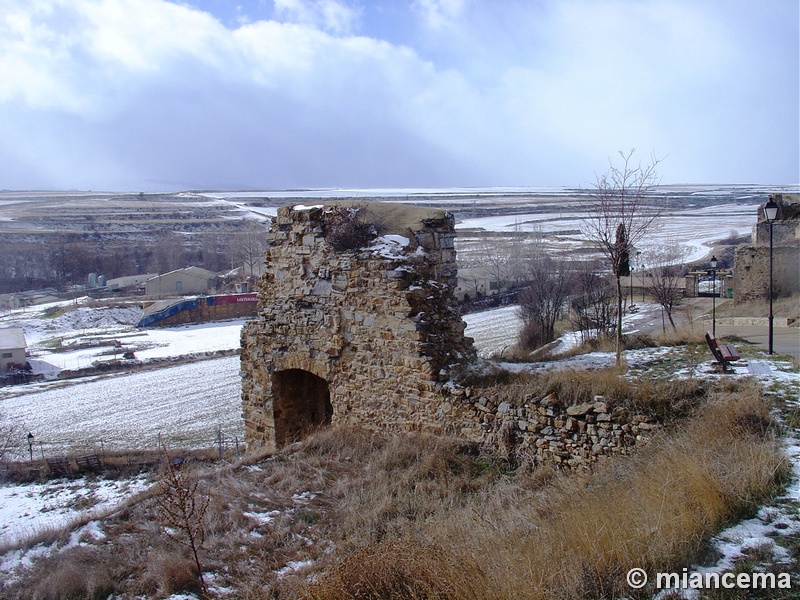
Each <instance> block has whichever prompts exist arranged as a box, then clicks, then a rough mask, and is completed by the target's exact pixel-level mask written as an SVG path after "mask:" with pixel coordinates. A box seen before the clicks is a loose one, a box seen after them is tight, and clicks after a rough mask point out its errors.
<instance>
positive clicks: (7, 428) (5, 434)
mask: <svg viewBox="0 0 800 600" xmlns="http://www.w3.org/2000/svg"><path fill="white" fill-rule="evenodd" d="M18 437H19V428H18V427H16V426H15V425H14V424H13V423H11V422H10V421H7V420H6V419H5V415H4V414H3V413H0V462H2V461H5V460H8V459H10V458H12V457H13V456H15V455H16V454H17V450H18V446H19V443H18V440H17V438H18Z"/></svg>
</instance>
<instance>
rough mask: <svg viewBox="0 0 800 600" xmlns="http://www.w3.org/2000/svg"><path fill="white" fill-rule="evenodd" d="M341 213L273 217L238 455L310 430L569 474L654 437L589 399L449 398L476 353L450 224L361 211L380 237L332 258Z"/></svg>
mask: <svg viewBox="0 0 800 600" xmlns="http://www.w3.org/2000/svg"><path fill="white" fill-rule="evenodd" d="M354 210H359V207H358V206H353V205H347V204H332V205H325V206H318V207H311V208H305V207H295V208H281V209H279V211H278V215H277V218H276V219H275V220H274V221H273V224H272V227H271V229H270V231H269V234H268V238H269V243H270V245H269V248H268V250H267V252H266V269H265V273H264V275H263V277H262V279H261V281H260V290H259V308H258V316H257V318H256V319H255V320H253V321H250V322H249V323H248V324H247V325H246V326H245V327H244V329H243V331H242V353H241V362H242V406H243V416H244V420H245V435H246V439H247V442H248V444H250V445H254V446H263V447H267V448H277V447H280V446H282V445H284V444H286V443H288V442H290V441H292V440H293V439H297V438H298V437H300V436H302V435H303V434H304V433H305V430H306V429H308V428H310V427H314V426H317V425H323V424H326V423H331V422H341V423H357V424H359V425H360V426H361V427H365V428H368V429H369V428H371V429H376V430H378V429H384V430H386V429H388V430H394V431H408V430H421V431H427V432H431V433H434V434H447V435H453V436H456V437H460V438H462V439H466V440H470V441H473V442H475V443H478V444H481V445H485V446H488V447H491V448H494V449H499V450H501V451H502V452H506V453H508V454H509V455H511V454H513V455H515V456H517V457H520V456H525V457H527V458H529V459H530V460H532V461H533V462H535V463H554V464H559V465H563V466H565V467H570V468H574V467H580V466H587V465H590V464H591V463H593V462H595V461H597V460H599V459H600V458H602V457H605V456H612V455H616V454H624V453H627V452H628V451H629V450H630V449H631V448H632V447H635V446H637V445H639V444H641V443H644V442H646V441H647V439H648V435H649V433H650V432H651V431H652V430H653V429H656V428H657V427H658V424H656V423H653V422H652V421H651V420H649V419H648V418H646V417H644V416H641V415H629V414H627V413H625V412H624V411H620V410H616V409H614V408H613V403H607V402H605V401H604V400H603V399H600V398H598V399H597V400H596V402H594V403H591V404H587V405H585V406H584V405H579V406H572V407H570V406H564V405H562V404H561V403H560V402H559V401H558V399H557V398H555V397H554V396H552V395H551V396H548V397H547V398H541V399H536V398H527V399H525V402H524V403H523V404H522V405H514V404H513V403H511V402H509V401H507V400H505V399H504V398H503V392H502V390H501V389H498V390H472V389H470V388H468V387H463V386H461V385H459V384H458V383H457V382H456V381H455V380H454V379H457V377H456V378H454V376H455V375H457V374H458V372H459V371H460V370H461V369H463V368H464V367H465V365H466V364H468V363H469V362H471V361H472V360H474V358H475V352H474V349H473V347H472V340H471V339H469V338H466V337H465V336H464V329H465V325H464V323H463V321H462V319H461V318H460V316H459V314H458V312H457V309H456V305H455V301H454V290H455V288H456V262H455V259H456V257H455V250H454V240H455V231H454V220H453V217H452V216H451V215H450V214H448V213H447V212H444V211H439V210H431V209H419V208H415V207H414V208H409V207H405V208H403V207H402V205H396V204H395V205H392V204H388V205H384V204H369V205H366V206H365V207H363V208H361V209H360V210H361V211H362V214H363V215H365V218H367V219H369V220H371V221H374V222H376V223H384V224H385V225H386V227H387V234H388V235H385V236H382V237H378V238H377V239H376V240H374V241H373V242H371V243H369V244H368V245H367V246H366V247H361V248H353V249H348V250H343V251H335V250H334V249H333V247H332V245H331V244H330V243H329V242H328V236H329V234H330V232H331V228H332V226H333V225H334V224H335V223H336V222H337V221H339V220H340V218H341V217H342V215H343V214H346V213H347V212H348V211H354ZM609 406H611V407H612V408H609Z"/></svg>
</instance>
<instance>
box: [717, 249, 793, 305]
mask: <svg viewBox="0 0 800 600" xmlns="http://www.w3.org/2000/svg"><path fill="white" fill-rule="evenodd" d="M733 264H734V267H733V297H734V301H735V302H736V303H740V302H754V301H765V300H766V299H767V298H768V297H769V246H739V247H737V248H736V254H735V255H734V263H733ZM798 265H800V246H777V247H773V251H772V271H773V273H772V282H773V290H772V293H773V297H774V298H780V297H782V296H790V295H792V294H796V293H798V292H800V268H798Z"/></svg>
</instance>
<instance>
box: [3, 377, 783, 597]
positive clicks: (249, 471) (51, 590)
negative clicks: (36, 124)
mask: <svg viewBox="0 0 800 600" xmlns="http://www.w3.org/2000/svg"><path fill="white" fill-rule="evenodd" d="M548 377H550V378H551V380H549V381H546V382H542V381H529V382H528V385H529V386H534V387H535V386H545V387H547V386H549V387H547V389H550V388H551V387H553V386H556V387H558V386H557V384H558V379H557V378H558V376H557V375H549V376H548ZM553 378H556V379H553ZM594 378H595V379H599V380H601V381H603V382H604V383H603V384H602V385H605V386H610V387H613V388H614V389H616V390H618V391H624V392H625V393H628V392H629V384H628V383H623V382H620V381H618V380H617V378H618V376H617V375H616V374H614V373H595V375H594ZM615 381H616V383H615ZM517 383H519V382H517ZM589 383H590V382H589V381H588V380H585V381H583V382H582V383H581V382H578V383H577V384H576V383H575V376H574V374H565V375H564V377H563V380H562V381H561V383H560V388H559V390H560V391H561V393H565V394H574V395H576V397H579V396H580V394H582V393H594V392H595V391H597V390H596V389H595V387H594V385H592V386H589V387H587V386H588V385H589ZM526 389H527V390H529V389H533V388H532V387H529V388H526ZM645 389H646V391H647V394H643V395H645V396H647V397H649V398H650V403H652V406H653V407H655V408H657V409H658V410H659V411H662V410H664V406H665V404H668V403H667V402H666V400H667V399H668V398H669V396H670V395H673V397H674V394H675V390H676V388H674V387H669V386H663V385H662V386H659V385H656V384H652V383H651V384H647V385H646V386H644V387H643V388H642V391H645ZM704 389H705V388H704ZM581 390H584V391H581ZM706 391H707V393H706V395H705V396H704V397H702V398H701V399H698V398H695V395H696V390H695V389H694V388H688V391H685V394H686V396H687V398H691V402H689V404H688V405H687V402H688V400H687V398H684V400H683V401H682V402H680V403H679V404H680V409H679V411H678V412H680V413H683V414H685V413H686V412H687V411H689V412H691V414H692V418H690V419H685V420H680V421H677V422H674V423H673V426H672V427H670V428H668V430H669V433H668V434H666V435H664V436H662V437H659V438H657V439H656V440H655V441H654V442H653V443H652V444H651V445H650V446H649V447H648V448H646V449H645V450H643V451H642V452H640V453H639V454H638V455H636V456H633V457H631V458H627V459H618V460H615V461H613V463H610V464H608V465H605V466H604V467H601V468H598V469H596V470H595V472H593V473H591V474H580V475H565V474H561V473H556V472H553V471H549V470H546V469H539V470H536V471H532V472H531V471H530V470H528V469H526V468H525V465H522V466H521V467H520V468H517V469H516V470H511V469H510V467H509V465H508V464H507V463H505V462H503V461H502V460H500V459H498V458H497V457H494V456H492V455H490V454H483V453H480V452H477V451H476V449H475V448H472V447H469V446H465V445H463V444H461V443H459V442H457V441H454V440H447V439H442V438H435V437H429V436H422V435H405V436H397V435H373V434H368V433H365V432H363V431H360V430H357V429H349V428H329V429H326V430H322V431H319V432H317V433H316V434H314V435H312V436H310V437H309V438H308V439H306V440H305V441H304V442H302V443H300V444H297V445H295V446H293V447H291V448H289V449H287V450H285V451H283V452H281V453H279V454H277V455H275V456H272V457H262V458H260V459H259V458H255V457H253V458H251V459H250V460H249V461H248V462H249V463H250V464H249V465H248V466H246V465H244V464H242V465H238V466H235V467H226V468H223V469H219V468H217V467H213V466H204V465H203V464H202V463H197V473H198V475H199V476H200V478H201V484H200V490H201V492H202V494H203V495H205V496H207V497H209V498H210V505H209V508H208V511H207V514H206V518H205V521H204V529H205V533H206V540H205V544H204V547H203V549H202V550H201V553H200V559H201V562H202V563H203V567H204V571H205V572H206V579H207V580H210V581H211V583H212V590H215V589H216V590H217V591H218V592H219V591H220V590H229V593H232V594H233V597H237V598H262V597H277V598H296V597H301V596H306V597H311V598H319V599H323V598H326V599H327V598H337V599H338V598H352V597H359V598H590V597H598V598H599V597H613V596H617V595H620V594H629V595H630V589H629V588H627V587H626V586H625V583H624V575H625V573H626V572H627V570H628V569H629V568H631V567H633V566H639V567H644V568H646V569H655V568H659V569H661V570H666V569H667V568H669V567H673V568H674V567H677V566H680V565H685V564H687V562H688V561H690V560H692V558H693V557H695V556H697V554H698V553H699V552H700V551H701V550H702V548H703V543H704V541H705V540H706V539H707V538H708V536H710V535H711V534H712V533H714V532H715V531H717V530H718V529H719V528H720V527H722V526H723V525H724V524H726V523H729V522H731V521H732V520H735V519H737V518H739V517H740V516H742V515H745V514H748V513H749V512H751V511H752V510H753V509H754V507H755V506H756V505H757V503H758V502H759V501H760V500H762V499H763V498H765V497H768V496H769V495H770V494H773V493H774V492H775V490H776V489H777V486H779V484H780V482H781V477H782V476H783V475H784V470H783V468H782V462H781V459H782V456H781V452H780V449H779V446H778V443H777V441H776V439H775V429H774V425H773V424H772V423H771V421H770V416H769V410H770V405H769V402H768V401H767V400H765V399H764V397H763V395H762V392H761V390H760V387H758V386H757V385H755V384H752V383H747V382H736V381H729V382H726V383H724V384H722V385H719V386H717V387H715V388H714V389H709V390H706ZM606 395H607V396H612V395H613V394H606ZM665 395H666V398H665ZM204 469H205V471H204ZM101 527H102V530H103V532H104V533H105V537H104V538H100V539H98V538H96V537H93V536H90V535H88V534H86V535H84V536H83V541H84V543H83V544H80V545H77V546H74V547H70V548H66V549H62V550H61V551H60V552H58V553H54V554H52V555H51V557H50V558H45V559H43V560H41V561H39V562H38V563H36V564H35V565H34V566H33V567H32V568H31V569H30V570H29V571H28V572H27V573H26V574H25V575H24V576H23V577H21V578H20V579H18V580H17V581H15V582H11V583H10V584H7V586H6V588H5V589H2V588H0V592H2V595H3V596H4V597H9V598H31V597H33V598H67V597H98V598H99V597H106V596H107V595H108V594H109V593H112V592H113V593H116V594H118V595H119V596H121V597H134V596H136V595H145V596H147V597H159V596H161V597H164V596H166V595H168V594H170V593H173V592H177V591H182V590H194V591H198V590H199V587H198V583H197V578H196V577H195V575H194V572H193V564H192V561H191V560H189V559H188V554H187V550H186V548H185V547H183V546H181V545H180V544H179V543H176V542H175V541H174V540H172V539H170V537H168V536H166V535H165V534H164V533H163V530H162V528H161V526H160V525H159V520H158V514H157V508H156V504H155V502H154V500H153V498H145V499H144V500H142V501H140V502H138V503H135V504H132V505H131V506H130V507H129V508H128V509H126V510H125V511H123V512H122V513H121V514H119V515H117V516H115V517H113V518H110V519H106V520H104V521H103V522H102V524H101ZM68 537H69V536H68V534H67V533H65V534H64V535H63V536H62V541H63V542H66V541H67V539H68ZM795 560H796V557H795ZM304 561H308V562H304ZM287 567H288V568H287ZM281 569H284V571H281ZM312 574H313V575H314V577H313V581H314V582H315V583H309V581H311V579H309V577H310V575H312ZM358 594H360V595H358ZM641 597H648V596H646V595H643V596H641Z"/></svg>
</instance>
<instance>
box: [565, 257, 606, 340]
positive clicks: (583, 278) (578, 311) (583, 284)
mask: <svg viewBox="0 0 800 600" xmlns="http://www.w3.org/2000/svg"><path fill="white" fill-rule="evenodd" d="M573 280H574V284H573V296H572V301H571V303H570V320H571V321H572V326H573V329H575V330H576V331H579V332H580V334H581V341H582V342H586V341H588V340H589V339H590V337H591V336H593V337H604V336H607V335H610V334H611V332H613V331H614V326H615V324H616V320H617V315H616V312H615V304H616V303H615V301H614V300H615V299H614V293H613V289H612V286H611V284H610V283H609V281H608V278H607V277H605V276H603V274H602V273H601V272H600V269H599V267H598V266H597V265H596V264H593V263H587V264H584V265H576V267H575V271H574V274H573Z"/></svg>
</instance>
